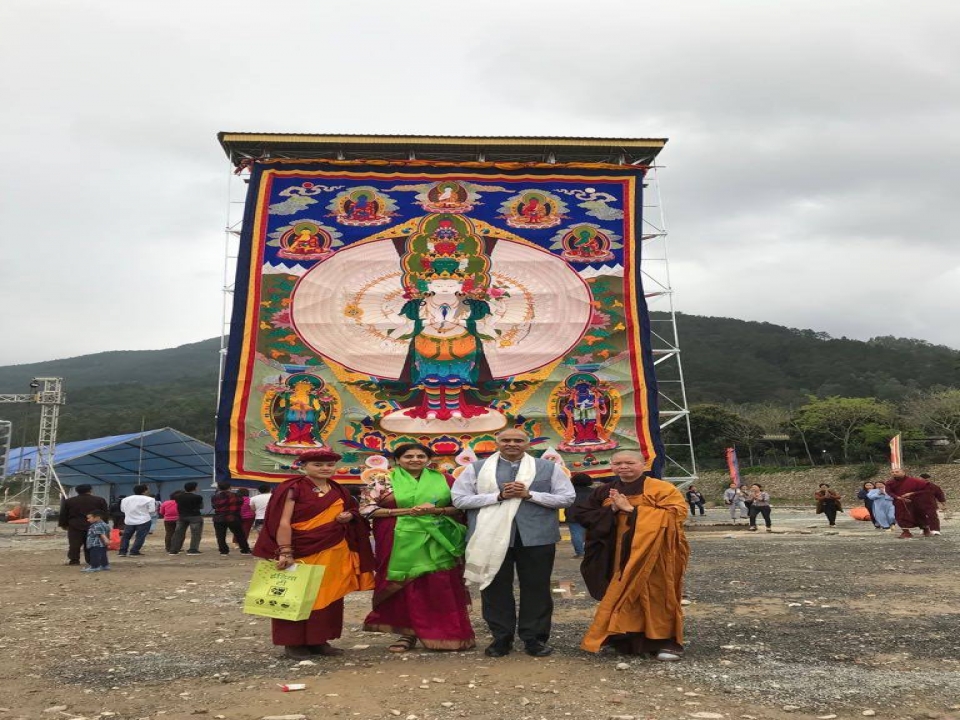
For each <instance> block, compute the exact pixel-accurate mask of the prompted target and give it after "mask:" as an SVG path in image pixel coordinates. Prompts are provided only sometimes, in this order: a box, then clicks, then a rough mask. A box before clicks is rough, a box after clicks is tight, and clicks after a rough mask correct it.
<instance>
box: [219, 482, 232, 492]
mask: <svg viewBox="0 0 960 720" xmlns="http://www.w3.org/2000/svg"><path fill="white" fill-rule="evenodd" d="M229 489H230V483H228V482H227V481H226V480H221V481H220V482H218V483H217V490H229Z"/></svg>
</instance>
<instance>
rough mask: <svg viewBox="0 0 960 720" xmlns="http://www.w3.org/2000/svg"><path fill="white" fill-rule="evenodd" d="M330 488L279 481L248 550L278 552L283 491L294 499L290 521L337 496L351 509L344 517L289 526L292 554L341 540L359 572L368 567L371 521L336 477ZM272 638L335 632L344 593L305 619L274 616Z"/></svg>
mask: <svg viewBox="0 0 960 720" xmlns="http://www.w3.org/2000/svg"><path fill="white" fill-rule="evenodd" d="M328 483H329V485H330V490H329V491H328V492H327V493H326V494H324V495H318V494H317V493H315V492H314V491H313V489H314V487H315V485H314V484H313V482H312V481H311V480H310V479H309V478H307V477H304V476H302V475H298V476H296V477H293V478H291V479H289V480H286V481H284V482H282V483H281V484H280V485H279V486H278V487H277V489H276V490H275V491H274V492H273V494H272V496H271V497H270V502H269V503H268V504H267V511H266V515H265V517H264V524H263V529H262V531H261V532H260V535H259V537H258V538H257V544H256V545H255V546H254V548H253V554H254V555H256V556H257V557H259V558H263V559H265V560H273V559H275V558H276V557H277V550H278V549H279V545H278V543H277V530H278V529H279V527H280V517H281V515H282V514H283V507H284V504H285V503H286V499H287V495H288V493H292V496H293V498H294V500H295V501H296V503H295V504H294V509H293V517H291V519H290V522H291V524H296V523H301V522H306V521H308V520H310V519H312V518H314V517H316V516H317V515H319V514H320V513H322V512H323V511H324V510H326V509H327V508H329V507H330V506H331V505H332V504H333V503H335V502H336V501H337V500H342V501H343V507H344V510H345V511H346V512H349V513H351V514H353V516H354V519H353V521H352V522H349V523H338V522H331V523H326V524H325V525H322V526H320V527H318V528H314V529H313V530H306V531H302V530H293V531H292V533H291V545H292V546H293V548H292V552H293V557H294V559H297V558H303V557H309V556H311V555H314V554H316V553H318V552H322V551H323V550H327V549H329V548H332V547H335V546H336V545H338V544H340V542H342V541H343V540H346V541H347V547H348V548H349V549H350V550H351V551H352V552H356V553H357V555H358V557H359V560H360V571H361V572H372V571H373V568H374V558H373V551H372V550H371V549H370V527H369V525H368V524H367V522H366V520H364V519H363V518H362V517H361V516H360V511H359V505H357V501H356V500H355V499H354V498H353V497H352V496H351V495H350V493H349V492H348V491H347V490H346V489H345V488H344V487H343V486H341V485H340V484H339V483H336V482H334V481H332V480H329V481H328ZM272 629H273V644H274V645H284V646H295V647H299V646H303V645H323V644H324V643H326V642H329V641H330V640H335V639H336V638H338V637H340V633H341V632H342V630H343V599H342V598H341V599H339V600H337V601H335V602H332V603H330V604H329V605H327V606H326V607H324V608H321V609H319V610H314V611H313V612H311V613H310V617H309V618H307V619H306V620H299V621H291V620H276V619H275V620H273V622H272Z"/></svg>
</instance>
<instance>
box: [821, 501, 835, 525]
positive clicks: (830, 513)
mask: <svg viewBox="0 0 960 720" xmlns="http://www.w3.org/2000/svg"><path fill="white" fill-rule="evenodd" d="M823 514H824V515H826V516H827V522H828V523H830V524H831V525H836V524H837V508H836V507H835V506H834V507H830V506H829V505H825V506H824V508H823Z"/></svg>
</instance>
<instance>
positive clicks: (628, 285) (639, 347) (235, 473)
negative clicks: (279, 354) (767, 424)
mask: <svg viewBox="0 0 960 720" xmlns="http://www.w3.org/2000/svg"><path fill="white" fill-rule="evenodd" d="M288 162H292V161H276V164H278V165H279V164H285V163H288ZM305 162H307V163H309V161H299V163H300V164H301V165H302V164H304V163H305ZM350 162H351V161H344V162H343V163H342V164H343V165H348V164H350ZM324 163H327V164H332V163H328V161H324ZM359 164H364V165H367V166H369V165H375V164H376V163H374V162H371V161H364V162H362V163H359ZM384 164H389V165H393V166H396V165H397V162H396V161H392V162H389V163H387V162H384ZM437 165H442V163H431V162H429V161H414V162H408V163H404V166H405V167H417V168H418V169H419V168H420V167H436V166H437ZM504 165H505V163H456V166H457V167H468V168H470V170H472V169H479V168H496V169H501V170H503V169H508V168H505V167H504ZM599 165H601V164H599V163H583V164H565V165H563V166H559V167H565V168H571V169H573V168H581V169H598V166H599ZM508 167H509V168H512V167H517V168H518V169H519V168H520V167H525V168H530V167H531V165H530V164H509V165H508ZM536 167H543V166H542V165H541V164H539V163H537V164H536ZM549 167H551V168H554V169H555V168H557V167H558V165H551V166H549ZM614 167H617V166H604V169H613V168H614ZM635 169H636V168H634V170H635ZM292 176H310V177H317V178H329V177H337V178H350V179H357V180H362V179H370V180H391V179H404V180H408V181H410V182H416V181H418V180H424V181H427V182H430V181H435V180H437V179H440V178H449V179H453V180H465V181H479V182H490V181H491V180H506V181H517V180H532V181H537V182H543V181H551V180H553V181H579V182H584V183H591V182H592V183H597V182H611V183H620V184H623V185H624V186H625V190H626V193H625V202H624V217H625V218H629V222H625V223H624V226H625V227H624V263H623V264H624V269H623V270H624V275H623V282H624V289H625V291H630V292H625V293H624V300H625V305H626V308H625V310H626V311H627V317H626V320H627V322H626V325H627V328H626V330H627V347H628V349H629V351H630V355H631V360H632V361H631V364H630V372H631V378H632V380H633V387H634V394H635V397H634V402H633V405H634V413H635V415H634V417H635V419H636V427H637V430H638V433H637V440H638V442H639V445H640V450H641V451H642V452H643V454H644V456H645V457H646V458H647V459H648V462H649V463H653V462H654V461H655V460H656V459H657V457H656V444H655V443H654V440H653V436H652V433H651V430H650V424H649V423H650V422H651V421H653V422H656V421H657V420H656V418H653V419H651V418H649V392H650V388H649V386H648V383H647V382H646V378H645V374H644V368H643V352H644V347H643V334H642V316H641V313H640V293H641V292H642V287H641V286H640V284H638V282H637V281H638V280H639V275H640V264H639V255H640V253H641V248H639V247H638V246H637V242H638V240H637V238H638V233H637V227H636V183H637V176H636V175H635V174H629V175H628V174H622V175H621V174H616V175H613V174H611V175H576V174H567V173H558V174H556V175H546V174H526V173H512V172H504V173H494V174H487V173H475V172H470V171H469V170H468V171H466V172H462V173H458V172H451V171H450V170H438V171H437V172H435V173H430V172H416V173H410V172H377V171H373V172H370V171H364V172H358V171H350V170H346V169H343V170H340V169H337V170H309V169H306V170H305V169H302V168H301V169H297V170H280V169H274V168H265V169H264V170H263V171H262V174H261V177H260V182H259V184H258V189H257V198H256V203H257V206H256V211H255V214H254V221H253V225H254V232H253V233H251V236H252V237H251V240H252V247H251V251H250V266H249V268H248V281H247V288H246V293H247V297H246V312H245V317H244V326H243V336H242V343H241V352H240V360H239V363H238V366H237V371H238V372H237V377H236V387H235V390H234V392H233V403H232V411H231V415H230V429H231V433H230V438H229V443H228V460H227V466H228V469H229V472H230V474H231V476H232V477H234V478H235V479H238V480H250V481H268V482H276V473H263V472H258V471H255V470H247V469H245V468H243V458H244V454H243V453H244V450H245V442H244V441H245V435H244V425H245V424H244V418H245V417H246V414H247V408H248V402H249V392H248V389H249V387H250V386H251V384H252V375H253V363H254V360H255V355H256V346H257V332H258V328H259V315H260V314H259V307H260V297H261V289H262V268H263V262H264V258H263V249H264V245H265V242H266V235H267V220H268V217H269V202H268V200H269V195H270V191H271V189H272V187H273V179H274V178H276V177H292ZM248 202H249V201H248Z"/></svg>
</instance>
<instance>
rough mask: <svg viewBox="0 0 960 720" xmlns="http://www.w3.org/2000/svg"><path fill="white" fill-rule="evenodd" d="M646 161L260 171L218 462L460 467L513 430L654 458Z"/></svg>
mask: <svg viewBox="0 0 960 720" xmlns="http://www.w3.org/2000/svg"><path fill="white" fill-rule="evenodd" d="M642 178H643V170H642V169H638V168H627V167H596V166H583V167H571V166H569V165H568V166H564V167H562V168H557V167H553V166H546V167H544V166H538V167H517V168H516V169H514V168H504V167H503V165H496V166H495V165H489V166H479V167H478V164H477V163H469V164H464V166H463V167H457V166H451V165H450V164H448V163H444V164H443V165H442V166H439V165H438V166H437V167H432V166H430V165H425V164H424V162H423V161H418V162H416V163H391V164H386V165H384V164H380V163H377V164H368V165H364V164H351V165H349V166H347V167H345V166H344V165H343V164H340V163H333V164H331V163H323V162H303V163H290V162H284V163H256V164H254V166H253V167H252V172H251V178H250V183H249V190H248V197H247V203H246V207H245V212H244V225H243V231H242V235H241V244H240V253H239V258H238V266H237V277H236V283H235V294H234V307H233V315H232V319H231V325H230V339H229V345H228V352H227V357H226V360H225V365H224V376H223V380H222V385H221V400H220V405H219V408H218V421H217V441H216V459H217V477H218V478H220V479H230V480H232V481H240V482H249V483H256V482H275V481H278V480H281V479H283V478H284V477H287V476H288V475H289V474H290V471H291V467H292V465H293V462H294V460H295V458H296V455H297V454H299V453H300V452H303V451H305V450H307V449H311V448H314V447H331V448H332V449H334V450H336V451H337V452H340V453H341V454H343V455H344V460H343V464H342V467H341V468H340V469H339V472H338V476H339V477H341V479H346V480H350V479H351V478H354V479H357V480H359V479H360V476H361V475H362V474H363V473H364V471H367V470H369V469H370V468H371V467H372V466H374V465H376V464H377V463H378V462H381V460H380V458H381V456H382V455H384V454H388V453H389V449H390V448H391V447H394V446H396V445H397V444H399V443H401V442H421V443H424V444H427V445H428V446H430V447H431V449H433V450H434V452H436V453H437V456H438V463H439V464H440V466H441V467H444V468H446V469H454V468H456V467H457V465H458V464H462V463H463V462H466V461H467V460H469V459H471V458H472V457H482V456H483V455H485V454H487V453H489V452H490V451H492V448H493V438H494V436H495V433H496V432H497V431H499V430H500V429H502V428H503V427H520V428H522V429H524V430H525V431H527V432H528V434H530V435H531V437H532V438H533V442H534V448H535V449H538V450H544V451H546V452H547V454H548V455H549V456H550V457H554V458H557V459H559V460H562V461H564V462H565V464H566V466H567V467H568V468H570V469H571V470H575V471H586V472H588V473H591V474H597V473H601V472H604V471H605V469H606V464H607V461H608V459H609V456H610V455H611V454H612V453H613V452H616V451H617V450H622V449H636V450H639V451H641V452H643V453H644V455H645V456H646V457H647V458H648V459H649V460H650V462H651V463H652V465H653V470H654V472H655V473H659V472H660V471H661V469H662V465H663V461H664V454H663V447H662V443H661V439H660V433H659V424H658V412H657V391H656V380H655V376H654V366H653V356H652V352H651V349H650V319H649V315H648V311H647V307H646V302H645V299H644V294H643V288H642V282H641V251H642V233H641V229H642V186H643V182H642Z"/></svg>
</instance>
